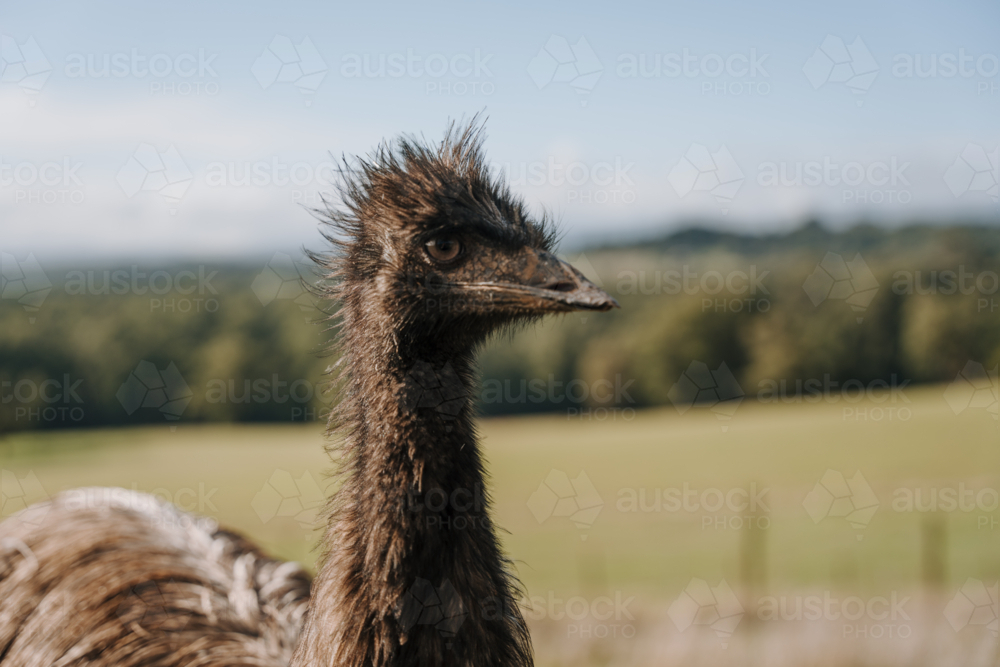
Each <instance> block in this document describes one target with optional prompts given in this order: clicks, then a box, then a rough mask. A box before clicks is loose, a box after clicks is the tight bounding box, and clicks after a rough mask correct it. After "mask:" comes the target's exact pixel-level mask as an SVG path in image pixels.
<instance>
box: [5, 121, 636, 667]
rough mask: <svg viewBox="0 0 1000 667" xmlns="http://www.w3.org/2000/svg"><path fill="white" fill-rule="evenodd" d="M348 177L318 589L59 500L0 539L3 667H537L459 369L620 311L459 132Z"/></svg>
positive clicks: (98, 503) (211, 547)
mask: <svg viewBox="0 0 1000 667" xmlns="http://www.w3.org/2000/svg"><path fill="white" fill-rule="evenodd" d="M345 178H346V184H345V185H344V186H343V188H342V193H341V194H342V199H343V205H342V206H341V207H339V208H337V209H334V208H332V207H331V208H329V209H328V210H326V211H324V212H323V217H324V218H325V223H326V225H327V226H326V227H325V230H324V236H325V238H326V239H328V240H329V242H330V243H332V250H330V251H329V252H328V253H326V254H321V255H316V256H315V257H314V259H315V260H316V261H317V262H318V263H319V264H320V266H322V267H323V271H324V274H325V275H326V276H327V277H328V278H329V280H328V281H327V282H326V284H327V285H329V286H328V287H326V288H324V294H325V295H326V296H328V297H329V298H331V299H334V300H336V302H337V303H338V304H339V308H338V309H337V312H336V314H335V316H334V317H335V318H336V320H337V321H336V322H335V326H338V327H339V329H340V336H339V346H340V360H339V361H338V366H339V367H340V369H341V371H340V372H341V376H340V378H341V379H340V380H339V381H338V385H339V386H340V387H341V390H340V391H341V397H340V402H339V405H338V407H337V408H336V410H335V411H334V412H333V413H332V414H331V416H330V426H329V432H330V433H329V435H330V436H331V438H330V442H331V443H333V442H337V443H339V444H336V445H334V444H331V445H329V449H330V450H331V453H333V454H336V455H337V457H338V458H339V471H340V472H339V474H340V475H341V477H342V483H341V485H340V488H339V490H338V491H337V492H336V493H335V494H334V496H333V497H332V498H331V499H330V501H329V503H328V506H327V509H326V513H325V516H326V518H327V528H326V531H325V534H324V537H323V542H322V546H321V548H322V553H321V558H320V568H319V573H318V575H317V576H316V578H315V580H314V581H310V578H309V576H308V575H307V574H306V573H305V571H304V570H303V569H302V568H301V567H300V566H299V565H298V564H296V563H287V562H280V561H276V560H273V559H271V558H269V557H267V556H266V555H265V554H263V553H262V552H261V551H260V550H259V549H257V548H256V547H255V546H254V545H253V544H251V543H250V542H249V541H247V540H245V539H244V538H242V537H241V536H239V535H236V534H234V533H231V532H228V531H226V530H223V529H221V528H219V527H218V525H216V523H215V522H214V521H213V520H211V519H207V518H203V517H197V516H193V515H189V514H185V513H183V512H180V511H179V510H177V509H176V508H174V507H173V506H171V505H168V504H165V503H162V502H160V501H159V500H157V499H156V498H154V497H152V496H148V495H144V494H138V493H135V492H130V491H126V490H123V489H101V488H85V489H76V490H71V491H67V492H64V493H62V494H59V495H57V496H56V497H54V498H53V499H51V500H49V501H46V502H44V503H39V504H37V505H34V506H32V507H30V508H28V509H26V510H24V511H22V512H21V513H19V514H17V515H14V516H13V517H12V518H10V519H8V520H7V521H6V522H4V523H3V524H0V666H2V667H50V666H53V665H59V666H70V665H88V666H91V667H94V666H101V667H104V666H107V667H111V666H113V665H114V666H118V667H131V666H139V665H143V666H146V667H149V666H157V667H158V666H162V667H168V666H169V667H174V666H179V665H190V666H197V667H222V666H226V667H233V666H247V667H249V666H254V667H271V666H278V665H281V666H285V665H293V666H296V667H305V666H313V667H328V666H346V665H351V666H359V667H360V666H371V667H376V666H378V667H403V666H407V667H429V666H431V665H455V666H459V665H461V666H469V667H471V666H475V667H486V666H490V665H495V666H501V665H503V666H505V667H517V666H526V665H532V664H533V659H532V653H531V640H530V636H529V634H528V631H527V628H526V626H525V622H524V619H523V618H522V616H521V613H520V611H519V609H518V606H517V604H516V596H517V592H518V588H519V584H518V582H517V579H516V577H515V575H514V574H513V572H512V570H511V567H510V563H509V561H507V560H506V559H505V557H504V555H503V554H502V552H501V548H500V544H499V542H498V540H497V536H496V531H495V529H494V526H493V524H492V523H491V521H490V501H489V497H488V495H487V494H486V492H485V491H484V489H485V469H484V461H483V457H482V453H481V451H480V446H479V444H478V439H477V435H476V430H475V425H474V420H473V411H474V405H473V403H472V401H471V400H470V399H471V397H472V396H473V394H474V387H475V384H474V383H475V378H474V375H475V373H474V358H475V354H476V352H477V350H478V348H479V347H480V346H481V345H482V344H483V343H484V342H485V341H486V340H487V339H488V338H489V337H490V336H491V334H493V333H494V332H497V331H498V330H504V329H508V328H510V327H513V326H517V325H520V324H523V323H526V322H528V321H531V320H534V319H536V318H538V317H541V316H542V315H544V314H547V313H565V312H569V311H573V310H597V311H604V310H608V309H610V308H612V307H615V306H617V304H616V303H615V301H614V299H612V298H611V297H610V296H609V295H607V294H606V293H604V292H603V291H601V290H600V289H598V288H597V287H596V286H594V285H593V284H591V283H590V282H588V281H587V280H586V279H585V278H584V277H583V276H582V275H581V274H580V273H579V272H578V271H576V270H575V269H574V268H572V267H571V266H570V265H569V264H567V263H565V262H563V261H561V260H559V259H557V258H556V257H554V256H553V255H552V254H551V252H552V249H553V245H554V235H553V233H552V231H551V228H550V225H549V224H548V222H547V221H546V220H545V219H544V218H542V219H541V220H538V219H534V218H532V217H531V216H530V215H529V214H528V212H527V210H526V208H525V205H524V203H523V201H522V200H521V199H520V198H518V197H517V196H515V195H513V194H512V193H511V191H510V190H509V188H508V187H507V186H506V184H505V183H504V181H503V179H502V178H500V177H497V176H494V175H491V174H490V173H489V171H488V169H487V165H486V163H485V161H484V155H483V151H482V130H481V126H479V125H477V123H476V122H475V121H473V122H471V123H469V124H468V125H464V126H461V127H456V126H455V125H452V126H451V128H450V129H449V130H448V132H447V133H446V135H445V138H444V140H443V141H442V142H441V143H440V144H438V145H437V146H433V145H428V144H426V143H424V142H422V141H420V140H417V139H413V138H406V137H404V138H401V139H398V140H397V141H396V142H394V143H391V144H383V145H382V146H381V147H380V148H378V149H376V151H375V152H374V153H372V154H371V155H370V156H368V157H367V158H361V159H359V160H358V167H357V169H354V170H351V172H350V173H349V174H348V175H347V176H346V177H345ZM432 498H436V499H438V501H439V502H435V503H432V502H430V500H431V499H432ZM441 499H447V500H446V502H440V500H441ZM432 508H433V509H432Z"/></svg>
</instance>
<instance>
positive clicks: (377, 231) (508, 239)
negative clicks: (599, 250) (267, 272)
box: [327, 124, 617, 351]
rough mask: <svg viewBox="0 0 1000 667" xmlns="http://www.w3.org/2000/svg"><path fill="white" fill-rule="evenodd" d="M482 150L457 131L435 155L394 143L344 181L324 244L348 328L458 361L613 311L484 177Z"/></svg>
mask: <svg viewBox="0 0 1000 667" xmlns="http://www.w3.org/2000/svg"><path fill="white" fill-rule="evenodd" d="M481 140H482V137H481V131H480V130H479V129H477V128H476V126H475V125H474V124H470V125H468V126H466V127H464V128H461V129H460V130H456V129H455V128H454V126H453V127H452V128H451V129H450V130H449V132H448V133H447V134H446V136H445V139H444V141H442V142H441V144H440V145H438V146H428V145H425V144H423V143H420V142H418V141H416V140H414V139H409V138H404V139H400V140H398V141H397V142H396V143H395V144H394V145H384V146H382V147H381V148H379V149H378V150H377V151H376V152H375V153H374V154H373V155H371V156H370V157H368V158H367V159H362V160H359V164H358V165H357V166H356V168H352V169H350V170H349V175H348V176H347V179H346V184H345V186H344V187H343V189H342V192H341V196H342V199H343V203H344V206H345V208H344V210H343V211H340V212H329V213H328V215H329V218H330V222H331V224H332V227H333V231H332V233H329V234H328V235H327V236H328V238H329V239H330V240H331V241H332V242H333V243H334V244H335V245H336V246H337V248H338V250H339V252H338V253H337V254H336V255H334V256H333V257H330V258H327V264H328V266H329V267H330V268H331V269H332V270H333V275H334V277H335V278H336V279H337V280H338V281H339V288H338V291H339V294H338V296H339V297H340V299H341V300H342V302H343V304H344V307H345V308H346V309H347V313H345V314H344V317H345V323H346V324H348V325H349V326H352V327H355V328H356V327H357V326H359V325H360V324H361V323H362V322H363V323H364V325H365V326H368V327H374V328H383V329H385V328H391V329H393V330H394V333H395V334H396V336H397V337H399V336H401V337H403V338H405V339H406V340H409V341H412V342H413V343H415V344H416V345H418V346H419V347H420V348H421V349H422V350H424V351H426V348H427V347H428V346H429V347H435V346H440V345H449V344H450V345H452V346H453V347H456V346H457V347H458V348H459V349H457V350H455V351H461V349H462V348H466V349H471V347H474V346H475V345H476V344H478V343H479V342H481V341H482V340H483V339H485V338H486V336H488V335H489V334H490V333H491V332H492V331H494V330H496V329H498V328H501V327H504V326H507V325H511V324H516V323H519V322H522V321H525V320H528V319H531V318H534V317H538V316H541V315H544V314H546V313H563V312H569V311H573V310H608V309H610V308H612V307H615V306H617V303H616V302H615V300H614V299H613V298H611V297H610V296H609V295H608V294H606V293H605V292H603V291H602V290H600V289H598V288H597V287H596V286H594V285H593V284H592V283H590V282H589V281H588V280H587V279H586V278H584V277H583V275H582V274H581V273H580V272H579V271H577V270H576V269H574V268H573V267H572V266H570V265H569V264H568V263H566V262H563V261H561V260H559V259H558V258H556V257H555V256H554V255H553V254H552V249H553V245H554V242H555V239H554V235H553V233H552V231H551V230H550V228H549V225H548V224H547V223H546V221H545V220H544V219H543V220H535V219H532V217H531V216H530V215H529V214H528V212H527V210H526V208H525V205H524V203H523V201H522V200H521V199H520V198H519V197H517V196H516V195H514V194H512V193H511V191H510V189H509V188H508V187H507V185H506V184H505V183H504V181H503V179H502V178H501V177H498V176H495V175H492V174H490V173H489V170H488V168H487V166H486V164H485V161H484V157H483V153H482V141H481ZM380 322H381V324H382V325H383V326H381V327H380V326H378V325H379V323H380ZM458 338H461V339H462V341H464V342H465V343H467V344H468V346H469V347H466V346H465V345H462V344H461V342H462V341H459V340H457V339H458Z"/></svg>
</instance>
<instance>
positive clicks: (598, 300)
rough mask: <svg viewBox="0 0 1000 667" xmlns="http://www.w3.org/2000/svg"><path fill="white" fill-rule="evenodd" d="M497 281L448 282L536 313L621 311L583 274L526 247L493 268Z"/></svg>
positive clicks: (558, 260) (496, 301) (608, 296)
mask: <svg viewBox="0 0 1000 667" xmlns="http://www.w3.org/2000/svg"><path fill="white" fill-rule="evenodd" d="M490 268H491V272H492V273H493V274H494V276H496V278H495V279H494V280H480V281H476V282H449V283H443V284H444V285H447V286H450V287H453V288H457V289H460V290H463V291H473V292H479V293H485V294H486V295H487V298H488V299H489V301H490V303H491V304H493V305H503V306H509V307H513V308H515V309H517V310H520V311H531V312H535V313H539V314H542V313H566V312H569V311H573V310H611V309H612V308H620V306H619V305H618V302H617V301H615V300H614V299H613V298H612V297H611V295H610V294H608V293H607V292H605V291H604V290H602V289H601V288H599V287H598V286H597V285H595V284H594V283H592V282H590V281H589V280H587V279H586V278H585V277H584V276H583V274H582V273H580V272H579V271H577V270H576V269H574V268H573V266H572V265H571V264H569V263H568V262H564V261H562V260H560V259H558V258H557V257H554V256H553V255H550V254H549V253H547V252H542V251H538V250H535V249H534V248H525V249H524V250H523V251H522V252H521V254H520V255H519V256H517V257H514V258H511V259H510V260H508V261H506V262H504V264H503V265H501V266H496V265H494V266H492V267H490Z"/></svg>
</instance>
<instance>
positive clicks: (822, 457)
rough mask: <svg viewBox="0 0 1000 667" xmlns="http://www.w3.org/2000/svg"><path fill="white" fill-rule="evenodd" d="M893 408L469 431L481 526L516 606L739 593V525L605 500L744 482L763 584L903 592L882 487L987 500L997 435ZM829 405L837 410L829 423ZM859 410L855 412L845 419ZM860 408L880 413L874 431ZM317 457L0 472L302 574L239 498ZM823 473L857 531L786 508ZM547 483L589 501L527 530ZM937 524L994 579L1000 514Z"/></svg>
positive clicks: (103, 457) (269, 429)
mask: <svg viewBox="0 0 1000 667" xmlns="http://www.w3.org/2000/svg"><path fill="white" fill-rule="evenodd" d="M906 397H907V398H908V399H909V400H910V403H905V404H902V405H896V406H890V405H887V404H874V403H868V404H865V403H861V404H859V405H851V406H847V405H846V404H844V403H843V402H839V403H820V404H795V405H780V404H779V405H762V404H756V403H752V402H750V401H745V402H744V403H743V404H742V405H741V406H740V407H739V409H738V410H737V412H736V414H735V416H734V417H733V418H732V419H731V420H728V421H726V422H722V421H720V420H719V419H718V418H717V417H716V416H715V414H714V413H712V412H711V411H709V410H708V409H706V408H701V407H696V408H693V409H691V410H690V411H688V412H687V413H686V414H684V415H678V414H677V412H676V411H675V410H674V409H673V408H667V409H661V410H650V411H640V412H638V413H636V414H635V415H634V418H632V419H629V420H624V419H622V417H621V415H620V414H619V416H618V417H619V418H618V420H615V421H613V420H611V419H610V418H609V419H606V420H604V421H599V420H596V419H590V420H587V419H581V418H579V417H576V416H571V417H567V416H566V415H546V416H536V417H520V418H503V419H489V420H483V421H482V422H481V427H482V428H481V430H482V433H483V435H484V443H485V448H486V454H487V456H488V458H489V460H490V470H491V475H492V480H491V490H492V494H493V497H494V500H495V507H496V519H497V523H498V524H499V525H500V526H501V527H502V528H503V529H505V531H508V532H505V533H504V535H503V539H504V540H505V542H506V545H507V548H508V550H509V553H510V555H511V556H512V557H513V558H514V559H515V561H516V562H517V566H518V570H519V573H520V575H521V578H522V579H523V581H524V583H525V585H526V587H527V589H528V590H529V592H536V591H540V592H542V593H543V594H544V593H545V592H546V591H548V590H554V591H558V592H561V593H562V594H566V595H574V594H580V593H583V594H586V593H588V592H593V593H594V594H598V593H597V592H599V591H607V590H622V591H629V592H637V593H639V594H641V595H642V596H644V597H645V598H647V599H649V600H659V599H667V598H670V597H672V596H675V595H676V594H677V593H678V591H680V590H681V589H683V587H684V586H685V585H686V583H687V582H688V581H689V580H690V579H691V578H692V577H701V578H705V579H707V580H713V581H714V580H718V579H720V578H723V577H724V578H726V579H727V580H729V581H733V582H738V581H740V577H741V569H740V563H741V556H740V553H741V552H740V544H741V539H742V536H743V535H744V533H745V532H746V528H745V526H746V525H747V523H748V522H749V511H746V512H735V511H732V510H730V509H727V508H725V507H724V508H723V509H722V510H720V511H718V512H714V513H713V512H706V511H704V510H702V509H699V510H697V511H693V512H689V511H684V510H679V511H670V510H669V509H668V508H666V507H660V508H659V510H657V509H656V508H655V507H654V508H651V509H650V510H649V511H635V512H628V511H621V510H622V509H623V508H622V507H620V501H621V499H622V498H624V497H627V496H628V494H629V493H631V492H632V491H631V490H634V491H635V493H637V494H638V493H639V492H640V490H644V493H645V494H646V498H647V502H649V501H651V500H652V499H653V498H654V497H655V490H656V489H661V490H665V489H683V488H684V487H685V484H686V485H687V487H688V488H690V489H692V490H695V491H697V492H698V495H699V496H700V495H701V493H702V492H704V491H706V490H709V489H718V490H720V491H721V492H722V493H723V494H726V493H728V492H729V491H730V490H732V489H734V488H737V487H742V488H748V487H749V485H750V484H751V483H754V484H756V485H757V487H758V488H759V489H763V488H764V487H767V488H768V489H769V490H768V491H767V493H766V494H765V496H764V498H765V499H766V500H765V505H766V510H765V511H764V513H762V514H760V515H758V516H757V517H754V518H753V520H754V521H755V525H756V526H757V529H759V527H761V526H765V527H766V530H765V531H764V533H765V534H764V538H763V544H764V552H765V562H766V571H767V575H766V585H767V587H768V588H771V589H776V590H784V589H792V588H803V587H813V586H828V585H830V586H836V587H839V588H848V589H851V590H860V591H865V590H867V591H875V592H878V591H883V590H889V589H893V588H894V587H902V588H907V587H912V586H916V585H919V584H920V583H921V576H922V575H921V557H922V556H921V554H922V542H921V539H922V538H921V530H922V525H923V524H924V522H925V521H926V520H927V517H928V513H926V512H899V511H896V510H895V509H894V508H893V498H894V494H895V493H896V490H897V489H899V488H911V489H916V488H922V489H925V490H929V489H931V488H938V489H941V488H955V489H958V488H959V485H962V484H964V486H965V488H968V489H977V490H978V489H983V488H993V489H997V488H1000V465H998V464H1000V430H998V427H997V422H996V421H994V420H993V419H992V418H991V417H990V415H989V414H988V413H987V412H986V411H985V410H975V409H969V410H966V411H964V412H962V413H960V414H958V415H956V414H954V413H953V412H952V410H951V409H950V408H949V406H948V405H947V403H945V401H944V400H943V396H942V388H940V387H928V388H923V389H920V390H913V391H909V390H908V391H907V392H906ZM845 407H850V408H853V410H854V412H852V413H848V414H847V415H846V416H845V412H844V409H845ZM866 407H867V408H868V411H869V412H868V413H867V416H866V417H861V416H858V415H859V408H861V409H864V408H866ZM875 407H882V408H889V407H894V408H896V409H895V411H894V413H893V416H892V417H890V415H889V412H888V410H884V411H883V413H882V416H881V419H880V420H875V414H874V413H872V412H871V409H872V408H875ZM901 407H902V408H905V409H906V410H908V411H909V412H908V416H907V413H903V414H902V415H901V414H900V411H899V408H901ZM723 425H725V426H726V427H727V428H726V430H725V431H724V430H723V428H722V427H723ZM322 446H323V437H322V427H321V425H319V424H307V425H295V426H261V425H257V426H190V425H185V424H183V423H181V424H179V425H177V426H176V428H175V430H171V429H170V428H169V427H168V426H167V425H163V426H158V427H149V428H137V429H122V430H94V431H58V432H48V433H22V434H17V435H13V436H9V437H8V438H7V439H6V440H4V441H2V442H0V467H2V468H3V469H4V470H5V471H8V474H9V473H13V474H14V476H15V477H16V478H18V479H22V478H24V477H25V476H27V475H29V473H32V472H33V473H34V474H35V475H36V476H37V478H38V480H39V482H40V484H41V486H42V488H43V489H44V492H45V493H46V494H49V495H51V494H55V493H57V492H59V491H61V490H64V489H68V488H73V487H77V486H84V485H100V486H121V487H125V488H135V489H138V490H141V491H147V492H153V493H157V494H158V495H161V496H163V497H166V498H169V499H171V500H173V501H175V502H177V503H178V504H179V505H181V506H182V507H184V508H186V509H190V510H193V511H196V512H199V513H203V514H208V515H211V516H214V517H216V518H218V519H219V521H220V523H222V524H223V525H225V526H227V527H231V528H235V529H237V530H239V531H241V532H243V533H245V534H247V535H248V536H250V537H252V538H253V539H254V540H256V541H257V542H259V543H260V544H262V545H263V546H264V547H265V548H266V549H267V550H268V551H270V552H272V553H274V554H276V555H278V556H281V557H284V558H290V559H295V560H299V561H300V562H303V563H305V564H306V565H308V566H310V567H312V566H314V563H315V557H316V554H315V552H314V551H313V545H314V544H315V541H316V539H317V537H318V534H317V533H315V532H313V531H311V530H310V529H309V527H308V514H307V515H300V516H298V517H297V518H296V517H291V516H266V515H265V516H262V515H261V514H260V513H259V511H258V510H255V508H254V503H253V499H254V496H255V494H257V493H258V492H260V491H261V489H262V487H263V486H264V485H265V484H266V483H267V481H268V480H269V478H271V476H272V475H273V474H274V473H275V471H278V470H283V471H287V472H288V473H290V474H291V476H292V477H293V478H301V476H302V475H303V474H305V473H308V474H309V475H310V476H311V478H312V480H314V481H315V482H316V483H317V484H318V485H320V486H324V485H326V484H328V480H327V477H326V473H327V472H328V471H329V470H330V469H331V462H330V460H329V458H328V457H327V455H326V454H325V453H324V451H323V447H322ZM828 469H832V470H835V471H839V472H841V473H843V474H844V475H845V476H846V477H848V478H850V477H851V476H853V475H854V474H855V472H856V471H861V473H862V475H863V476H864V478H865V480H866V481H867V482H868V484H870V486H871V488H872V490H873V491H874V493H875V494H876V496H877V497H878V500H879V503H880V505H879V508H878V510H877V511H876V512H875V514H874V516H873V517H872V519H871V521H870V523H869V524H868V525H867V526H864V527H852V526H851V525H850V524H848V523H847V521H845V520H844V519H842V518H835V517H830V518H826V519H823V520H821V521H820V522H819V523H818V524H817V523H814V522H813V520H812V519H810V518H809V516H808V515H807V513H806V511H805V509H804V508H803V504H802V503H803V500H804V498H805V497H806V495H807V494H808V493H809V491H810V490H811V489H812V488H813V486H814V485H815V484H816V483H817V481H819V479H820V478H821V477H822V476H823V474H824V473H825V472H826V471H827V470H828ZM551 470H559V471H563V472H565V473H567V474H568V475H569V477H570V478H576V477H577V475H578V474H579V473H580V472H581V471H582V472H584V473H586V475H587V477H588V478H589V480H590V481H591V482H592V483H593V485H594V487H595V488H596V490H597V492H598V493H599V494H600V496H601V499H602V500H603V502H604V506H603V508H602V509H601V512H600V514H599V515H598V516H597V518H596V520H594V522H593V524H592V525H591V526H589V527H579V526H577V525H575V524H574V523H573V522H572V521H571V520H570V519H569V518H567V517H560V516H549V517H547V518H545V519H544V520H543V521H542V522H541V523H539V521H537V520H536V518H535V516H534V515H533V514H532V512H531V511H530V509H529V505H528V501H529V498H531V496H532V493H533V492H534V491H535V490H536V489H537V488H538V485H539V484H540V483H541V482H542V481H543V480H544V479H545V478H546V476H547V475H548V474H549V472H550V471H551ZM4 492H5V494H6V492H7V490H6V489H4ZM925 497H926V496H925ZM35 499H36V498H31V500H35ZM310 504H314V503H311V501H310V500H309V499H307V502H306V505H310ZM305 509H306V510H308V509H309V507H306V508H305ZM943 520H944V521H945V522H946V540H947V544H946V545H945V546H944V547H943V553H944V554H945V563H946V575H947V580H948V581H950V582H959V583H960V582H962V581H964V580H965V579H966V578H967V577H976V578H981V579H995V578H996V577H997V575H998V573H1000V561H998V560H997V559H996V554H997V553H998V552H1000V511H998V510H997V508H992V509H989V508H988V507H987V508H983V507H977V508H974V509H973V510H972V511H962V510H956V511H952V512H946V513H944V515H943ZM741 525H742V526H744V527H743V528H741Z"/></svg>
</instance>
